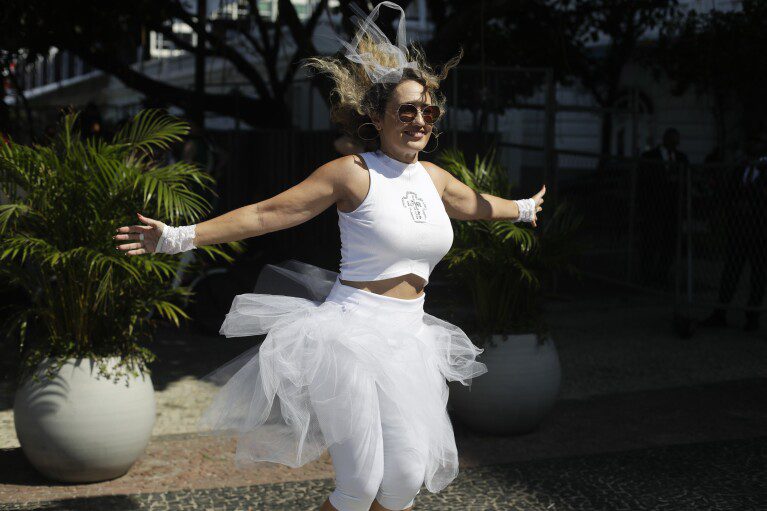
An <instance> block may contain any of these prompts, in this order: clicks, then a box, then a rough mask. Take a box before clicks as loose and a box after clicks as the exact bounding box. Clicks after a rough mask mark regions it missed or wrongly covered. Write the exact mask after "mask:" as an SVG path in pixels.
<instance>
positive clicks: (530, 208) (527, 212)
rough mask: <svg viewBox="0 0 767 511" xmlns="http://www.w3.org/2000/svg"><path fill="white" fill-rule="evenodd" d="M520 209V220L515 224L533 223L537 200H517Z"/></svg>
mask: <svg viewBox="0 0 767 511" xmlns="http://www.w3.org/2000/svg"><path fill="white" fill-rule="evenodd" d="M514 202H516V203H517V207H518V208H519V218H517V219H516V220H514V222H532V221H533V216H534V215H535V199H522V200H515V201H514Z"/></svg>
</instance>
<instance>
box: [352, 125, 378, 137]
mask: <svg viewBox="0 0 767 511" xmlns="http://www.w3.org/2000/svg"><path fill="white" fill-rule="evenodd" d="M366 124H370V125H371V126H373V128H375V130H376V136H375V137H373V138H365V137H363V136H362V135H360V128H362V127H363V126H364V125H366ZM357 137H358V138H359V139H360V140H364V141H365V142H370V141H371V140H375V139H377V138H378V128H377V127H376V125H375V124H373V123H372V122H363V123H362V124H360V125H359V126H357Z"/></svg>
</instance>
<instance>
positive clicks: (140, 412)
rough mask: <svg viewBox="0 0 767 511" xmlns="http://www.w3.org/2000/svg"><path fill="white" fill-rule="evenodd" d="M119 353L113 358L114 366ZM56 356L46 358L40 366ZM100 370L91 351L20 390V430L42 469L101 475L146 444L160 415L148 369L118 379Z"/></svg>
mask: <svg viewBox="0 0 767 511" xmlns="http://www.w3.org/2000/svg"><path fill="white" fill-rule="evenodd" d="M118 360H119V359H118V358H116V357H115V358H111V359H109V363H108V364H107V367H109V370H110V371H111V369H112V368H113V367H114V366H115V364H116V362H117V361H118ZM48 364H49V362H48V361H44V362H42V363H41V364H40V365H39V366H38V368H37V371H38V374H42V371H43V370H44V368H45V367H47V365H48ZM97 375H98V366H97V365H96V363H95V362H93V361H92V360H90V359H87V358H86V359H79V360H76V359H69V360H67V362H66V363H65V364H64V365H63V366H62V367H61V369H60V370H59V371H58V372H57V374H56V377H55V378H53V379H51V380H48V379H47V378H45V377H41V381H40V382H39V383H34V382H33V381H32V380H31V378H27V379H26V380H25V381H24V382H23V383H22V385H21V386H20V387H19V388H18V390H17V391H16V395H15V399H14V403H13V412H14V423H15V426H16V435H17V436H18V438H19V443H20V444H21V448H22V450H23V451H24V454H25V456H26V457H27V459H28V460H29V462H30V463H31V464H32V465H33V466H34V467H35V468H36V469H37V470H38V471H39V472H40V473H42V474H43V475H45V476H47V477H49V478H52V479H55V480H58V481H67V482H95V481H104V480H107V479H114V478H116V477H120V476H122V475H123V474H125V473H126V472H127V471H128V470H129V469H130V467H131V466H132V465H133V463H134V462H135V461H136V460H137V459H138V457H139V456H140V455H141V454H142V453H143V452H144V449H146V446H147V444H148V443H149V439H150V437H151V435H152V428H153V427H154V422H155V398H154V388H153V386H152V379H151V378H150V376H149V374H148V373H143V374H142V373H139V376H138V377H133V376H130V375H127V376H122V377H121V378H119V380H118V382H117V383H115V381H114V378H112V379H107V378H105V377H103V376H99V377H98V378H97Z"/></svg>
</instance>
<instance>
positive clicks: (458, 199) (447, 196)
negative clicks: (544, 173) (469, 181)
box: [423, 162, 546, 227]
mask: <svg viewBox="0 0 767 511" xmlns="http://www.w3.org/2000/svg"><path fill="white" fill-rule="evenodd" d="M423 163H424V165H425V166H427V168H428V169H429V170H430V171H431V172H433V174H432V176H433V177H434V178H435V179H434V180H435V183H440V185H441V187H442V190H441V194H442V202H443V203H444V204H445V211H447V214H448V216H449V217H450V218H455V219H456V220H512V221H517V220H519V217H520V211H519V206H518V204H517V202H516V201H514V200H510V199H504V198H502V197H497V196H495V195H491V194H489V193H478V192H476V191H474V190H472V189H471V188H470V187H469V186H466V185H465V184H463V183H462V182H461V181H459V180H458V179H457V178H456V177H455V176H453V175H452V174H451V173H450V172H448V171H446V170H445V169H443V168H441V167H439V166H437V165H434V164H433V163H428V162H423ZM437 188H438V189H439V188H440V186H438V187H437ZM545 193H546V185H543V186H542V187H541V189H540V191H539V192H538V193H537V194H535V195H534V196H533V197H531V198H532V199H533V200H534V201H535V213H537V212H538V211H541V209H542V208H541V204H543V195H544V194H545ZM532 225H533V227H535V226H537V217H536V216H535V215H533V220H532Z"/></svg>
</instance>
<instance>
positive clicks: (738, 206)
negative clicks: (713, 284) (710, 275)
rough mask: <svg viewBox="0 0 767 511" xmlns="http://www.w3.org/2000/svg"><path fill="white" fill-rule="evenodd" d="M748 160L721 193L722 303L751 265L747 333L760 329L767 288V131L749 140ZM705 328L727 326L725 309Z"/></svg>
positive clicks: (732, 176) (720, 308) (736, 169)
mask: <svg viewBox="0 0 767 511" xmlns="http://www.w3.org/2000/svg"><path fill="white" fill-rule="evenodd" d="M743 160H744V161H742V162H741V164H739V165H737V166H736V167H735V171H734V172H732V173H730V174H729V175H728V176H727V178H726V180H725V182H724V183H723V184H722V187H723V189H722V190H721V193H720V194H719V196H720V197H722V200H723V201H724V204H723V205H724V207H725V208H726V216H725V222H726V227H727V243H726V244H725V250H726V253H725V259H724V268H723V270H722V276H721V280H720V283H719V303H720V305H721V306H725V305H727V304H729V303H730V301H732V298H733V296H734V294H735V290H736V289H737V287H738V281H739V280H740V276H741V273H742V272H743V268H744V267H745V265H746V262H748V263H749V264H750V266H751V289H750V294H749V299H748V308H749V309H750V310H747V311H746V326H745V330H746V331H754V330H757V329H758V328H759V311H758V310H754V309H756V308H758V307H760V306H761V303H762V300H763V298H764V292H765V286H766V285H767V130H764V129H762V130H760V131H758V132H756V133H755V134H753V135H752V136H750V137H749V138H748V139H747V140H746V144H745V147H744V158H743ZM701 324H702V325H703V326H711V327H722V326H726V325H727V316H726V310H725V309H724V307H719V308H717V309H715V310H714V311H713V312H712V313H711V315H710V316H708V318H706V319H705V320H704V321H703V322H702V323H701Z"/></svg>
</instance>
